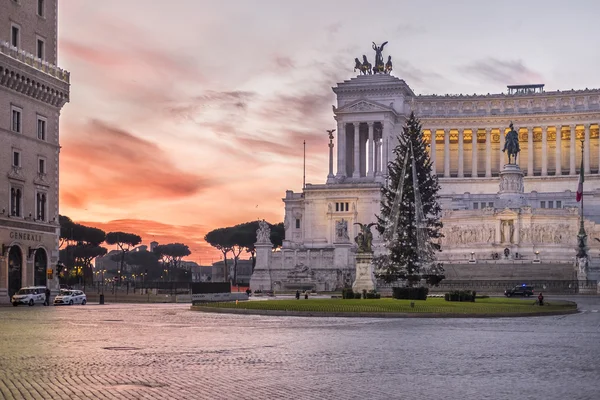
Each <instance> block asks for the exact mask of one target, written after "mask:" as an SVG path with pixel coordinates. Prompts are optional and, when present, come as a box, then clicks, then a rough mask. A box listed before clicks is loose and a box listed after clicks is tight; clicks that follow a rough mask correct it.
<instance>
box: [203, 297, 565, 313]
mask: <svg viewBox="0 0 600 400" xmlns="http://www.w3.org/2000/svg"><path fill="white" fill-rule="evenodd" d="M410 303H411V300H395V299H389V298H385V299H364V300H363V299H361V300H343V299H309V300H304V299H301V300H295V299H292V300H266V301H240V302H238V304H236V303H235V302H223V303H204V304H196V305H195V306H196V307H198V308H199V309H201V308H202V307H217V308H232V309H252V310H283V311H305V312H330V313H356V312H360V313H423V314H426V313H438V314H512V313H514V314H530V313H540V312H556V311H566V310H575V309H577V304H575V303H573V302H569V301H557V300H553V301H550V302H548V303H547V305H544V306H543V307H540V306H536V305H534V303H535V299H533V298H532V299H529V300H517V299H508V298H488V299H477V300H476V301H475V302H452V301H445V300H444V299H441V298H429V299H427V300H414V303H415V305H414V307H411V306H410Z"/></svg>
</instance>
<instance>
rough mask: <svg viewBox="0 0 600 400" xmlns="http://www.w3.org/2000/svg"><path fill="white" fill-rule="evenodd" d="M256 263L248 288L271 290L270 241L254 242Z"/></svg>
mask: <svg viewBox="0 0 600 400" xmlns="http://www.w3.org/2000/svg"><path fill="white" fill-rule="evenodd" d="M254 247H255V249H256V265H255V266H254V272H253V273H252V276H251V277H250V290H252V291H253V292H254V291H255V290H273V282H272V280H271V267H270V266H271V256H272V251H273V245H272V244H271V243H256V244H255V245H254Z"/></svg>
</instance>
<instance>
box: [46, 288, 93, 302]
mask: <svg viewBox="0 0 600 400" xmlns="http://www.w3.org/2000/svg"><path fill="white" fill-rule="evenodd" d="M86 303H87V296H86V295H85V293H83V292H82V291H81V290H64V289H63V290H61V291H60V293H59V294H58V296H56V297H55V298H54V305H55V306H60V305H69V306H72V305H73V304H81V305H82V306H85V304H86Z"/></svg>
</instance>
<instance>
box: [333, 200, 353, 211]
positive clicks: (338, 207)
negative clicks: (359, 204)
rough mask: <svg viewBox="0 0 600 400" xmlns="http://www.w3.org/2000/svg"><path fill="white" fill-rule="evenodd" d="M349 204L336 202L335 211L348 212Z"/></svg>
mask: <svg viewBox="0 0 600 400" xmlns="http://www.w3.org/2000/svg"><path fill="white" fill-rule="evenodd" d="M349 204H350V203H339V202H336V203H335V211H341V212H343V211H348V210H349V207H348V205H349Z"/></svg>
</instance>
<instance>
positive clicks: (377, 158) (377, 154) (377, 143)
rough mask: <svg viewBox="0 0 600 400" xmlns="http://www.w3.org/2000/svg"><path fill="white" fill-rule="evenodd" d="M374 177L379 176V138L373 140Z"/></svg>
mask: <svg viewBox="0 0 600 400" xmlns="http://www.w3.org/2000/svg"><path fill="white" fill-rule="evenodd" d="M374 161H375V175H380V174H381V138H379V137H376V138H375V156H374Z"/></svg>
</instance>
